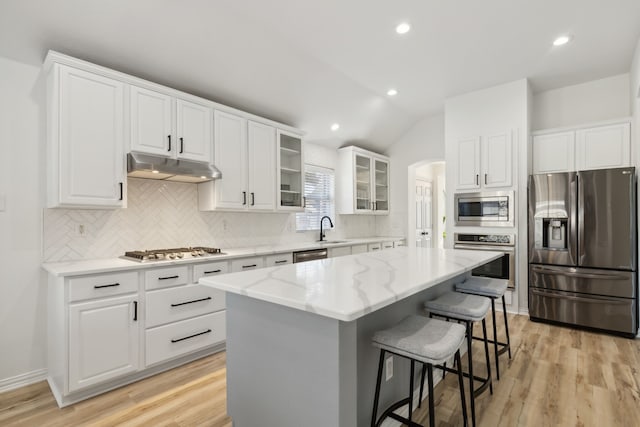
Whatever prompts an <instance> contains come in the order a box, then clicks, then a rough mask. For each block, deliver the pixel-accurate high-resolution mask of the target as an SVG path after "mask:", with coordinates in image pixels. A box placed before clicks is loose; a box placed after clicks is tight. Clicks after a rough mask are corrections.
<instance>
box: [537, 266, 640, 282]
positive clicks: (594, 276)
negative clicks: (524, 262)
mask: <svg viewBox="0 0 640 427" xmlns="http://www.w3.org/2000/svg"><path fill="white" fill-rule="evenodd" d="M531 270H532V271H534V272H535V273H541V274H555V275H559V276H569V277H577V278H579V279H602V280H605V279H606V280H629V277H627V276H616V275H614V274H597V273H578V272H575V273H574V272H571V271H560V270H552V269H550V268H544V267H538V266H535V267H532V268H531Z"/></svg>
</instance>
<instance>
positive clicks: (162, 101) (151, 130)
mask: <svg viewBox="0 0 640 427" xmlns="http://www.w3.org/2000/svg"><path fill="white" fill-rule="evenodd" d="M129 97H130V100H131V105H130V108H131V110H130V111H131V126H130V128H131V136H130V137H131V151H139V152H143V153H149V154H155V155H158V156H166V157H173V156H174V155H175V152H176V150H175V147H176V145H175V143H176V138H175V136H174V135H173V102H174V100H173V98H172V97H171V96H169V95H165V94H162V93H160V92H156V91H153V90H148V89H143V88H140V87H137V86H131V89H130V92H129Z"/></svg>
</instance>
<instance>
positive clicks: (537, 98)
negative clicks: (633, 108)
mask: <svg viewBox="0 0 640 427" xmlns="http://www.w3.org/2000/svg"><path fill="white" fill-rule="evenodd" d="M532 106H533V111H532V117H531V120H532V128H533V130H540V129H551V128H557V127H564V126H575V125H580V124H583V123H590V122H597V121H603V120H610V119H617V118H620V117H628V116H629V115H630V113H631V112H630V102H629V74H628V73H627V74H620V75H618V76H612V77H607V78H604V79H600V80H594V81H590V82H587V83H582V84H578V85H573V86H566V87H562V88H559V89H553V90H548V91H545V92H539V93H535V94H534V95H533V105H532Z"/></svg>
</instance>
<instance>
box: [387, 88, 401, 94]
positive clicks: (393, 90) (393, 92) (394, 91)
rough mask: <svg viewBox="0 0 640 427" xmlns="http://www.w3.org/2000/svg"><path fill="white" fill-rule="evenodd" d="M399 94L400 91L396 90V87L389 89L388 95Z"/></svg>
mask: <svg viewBox="0 0 640 427" xmlns="http://www.w3.org/2000/svg"><path fill="white" fill-rule="evenodd" d="M397 94H398V91H397V90H395V89H389V90H388V91H387V95H389V96H396V95H397Z"/></svg>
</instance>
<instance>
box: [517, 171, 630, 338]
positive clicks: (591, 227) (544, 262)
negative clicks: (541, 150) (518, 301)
mask: <svg viewBox="0 0 640 427" xmlns="http://www.w3.org/2000/svg"><path fill="white" fill-rule="evenodd" d="M636 240H637V237H636V184H635V169H634V168H618V169H602V170H591V171H581V172H569V173H555V174H542V175H532V176H530V177H529V316H530V317H531V319H532V320H542V321H551V322H560V323H565V324H571V325H576V326H581V327H587V328H595V329H600V330H605V331H609V332H613V333H616V334H622V335H626V336H635V335H636V333H637V332H638V292H637V280H636V258H637V256H636V249H637V241H636Z"/></svg>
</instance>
